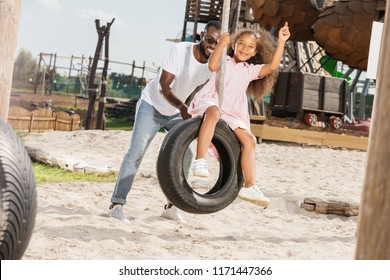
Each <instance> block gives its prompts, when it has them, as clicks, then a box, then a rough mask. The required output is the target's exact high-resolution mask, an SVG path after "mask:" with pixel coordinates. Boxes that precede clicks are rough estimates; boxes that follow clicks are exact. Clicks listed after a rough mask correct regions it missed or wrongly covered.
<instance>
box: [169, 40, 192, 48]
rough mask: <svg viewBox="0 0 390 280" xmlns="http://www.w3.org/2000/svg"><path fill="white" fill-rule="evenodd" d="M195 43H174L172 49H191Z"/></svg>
mask: <svg viewBox="0 0 390 280" xmlns="http://www.w3.org/2000/svg"><path fill="white" fill-rule="evenodd" d="M193 45H195V43H192V42H179V43H176V44H175V45H174V46H173V47H175V48H178V49H187V48H191V47H192V46H193Z"/></svg>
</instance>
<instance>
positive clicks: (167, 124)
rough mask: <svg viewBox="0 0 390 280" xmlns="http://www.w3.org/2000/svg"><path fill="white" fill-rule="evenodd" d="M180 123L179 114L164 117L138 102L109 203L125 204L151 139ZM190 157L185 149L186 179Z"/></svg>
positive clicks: (191, 155)
mask: <svg viewBox="0 0 390 280" xmlns="http://www.w3.org/2000/svg"><path fill="white" fill-rule="evenodd" d="M181 121H183V119H182V117H181V115H180V114H176V115H173V116H165V115H162V114H160V112H158V111H157V110H156V109H155V108H154V107H153V106H152V105H150V104H149V103H148V102H146V101H144V100H142V99H139V100H138V102H137V107H136V113H135V120H134V128H133V133H132V136H131V141H130V146H129V149H128V150H127V152H126V154H125V156H124V158H123V161H122V164H121V167H120V170H119V174H118V177H117V180H116V184H115V189H114V193H113V195H112V197H111V202H113V203H120V204H122V205H125V204H126V197H127V195H128V193H129V192H130V189H131V187H132V185H133V182H134V178H135V176H136V174H137V171H138V168H139V166H140V164H141V161H142V159H143V157H144V155H145V152H146V150H147V149H148V147H149V145H150V143H151V142H152V140H153V138H154V137H155V136H156V134H157V132H158V131H159V130H160V129H161V128H164V129H165V130H166V131H168V130H170V129H171V128H172V127H173V126H174V125H175V124H177V123H179V122H181ZM192 157H193V151H192V150H191V149H187V152H186V154H185V156H184V166H183V167H184V168H183V169H184V170H185V173H186V174H185V175H186V177H188V172H189V168H190V165H191V161H192Z"/></svg>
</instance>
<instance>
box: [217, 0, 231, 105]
mask: <svg viewBox="0 0 390 280" xmlns="http://www.w3.org/2000/svg"><path fill="white" fill-rule="evenodd" d="M229 10H230V0H225V1H223V11H222V23H221V34H224V33H226V32H228V29H229ZM225 65H226V47H225V48H223V51H222V55H221V60H220V62H219V67H220V68H219V79H218V96H219V106H221V104H222V98H223V83H224V80H225V79H224V78H225Z"/></svg>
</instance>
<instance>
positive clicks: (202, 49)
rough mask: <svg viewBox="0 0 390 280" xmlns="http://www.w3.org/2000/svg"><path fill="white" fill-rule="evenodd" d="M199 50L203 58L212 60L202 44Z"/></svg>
mask: <svg viewBox="0 0 390 280" xmlns="http://www.w3.org/2000/svg"><path fill="white" fill-rule="evenodd" d="M199 50H200V53H201V54H202V56H203V57H204V58H206V59H209V58H210V55H209V54H207V53H206V49H205V48H204V46H203V44H202V42H201V43H199Z"/></svg>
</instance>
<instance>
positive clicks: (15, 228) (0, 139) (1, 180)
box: [0, 118, 37, 260]
mask: <svg viewBox="0 0 390 280" xmlns="http://www.w3.org/2000/svg"><path fill="white" fill-rule="evenodd" d="M0 187H1V190H0V259H1V260H6V259H15V260H16V259H21V258H22V256H23V254H24V252H25V250H26V249H27V246H28V243H29V242H30V238H31V235H32V233H33V229H34V224H35V218H36V213H37V194H36V184H35V176H34V171H33V168H32V165H31V160H30V157H29V155H28V153H27V151H26V149H25V147H24V145H23V143H22V141H21V140H20V138H19V137H18V135H17V134H16V133H15V132H14V131H13V130H12V128H10V127H9V126H8V125H7V124H6V123H5V122H4V121H3V120H2V119H1V118H0Z"/></svg>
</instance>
